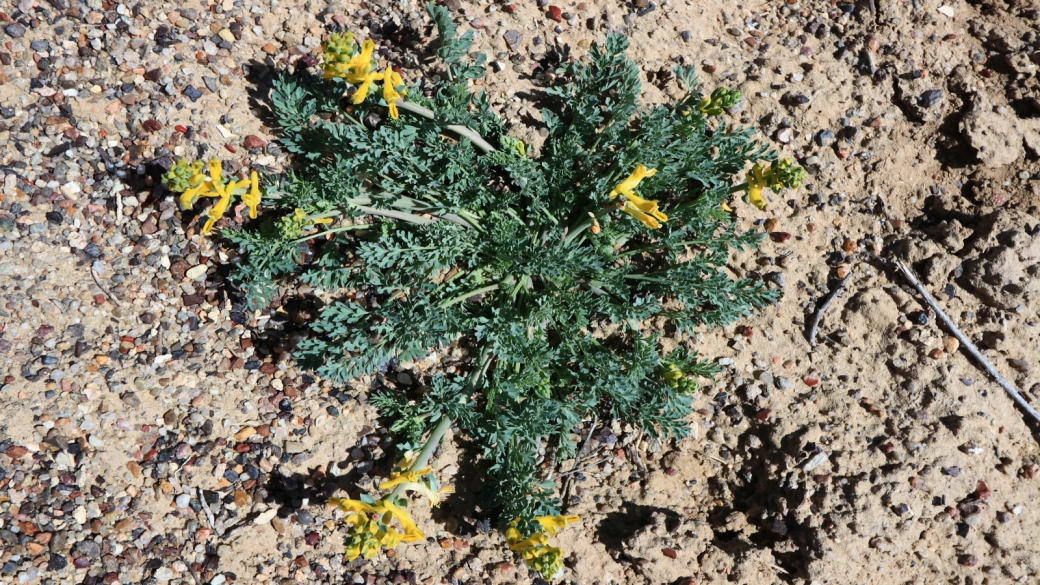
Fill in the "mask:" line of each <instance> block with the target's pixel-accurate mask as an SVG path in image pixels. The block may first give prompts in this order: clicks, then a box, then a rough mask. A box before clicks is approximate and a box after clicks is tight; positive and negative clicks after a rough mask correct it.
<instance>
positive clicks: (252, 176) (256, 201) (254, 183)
mask: <svg viewBox="0 0 1040 585" xmlns="http://www.w3.org/2000/svg"><path fill="white" fill-rule="evenodd" d="M242 203H245V204H246V206H247V207H248V208H249V218H250V219H256V208H257V207H259V206H260V184H259V181H258V180H257V175H256V171H253V172H251V173H249V193H247V194H245V195H243V196H242Z"/></svg>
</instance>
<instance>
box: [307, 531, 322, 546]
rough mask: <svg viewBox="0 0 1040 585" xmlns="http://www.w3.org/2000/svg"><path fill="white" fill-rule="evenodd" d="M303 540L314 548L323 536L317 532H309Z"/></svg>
mask: <svg viewBox="0 0 1040 585" xmlns="http://www.w3.org/2000/svg"><path fill="white" fill-rule="evenodd" d="M303 539H304V540H305V541H306V542H307V545H308V546H314V545H316V544H318V541H320V540H321V535H320V534H318V533H317V532H308V533H307V534H306V536H304V537H303Z"/></svg>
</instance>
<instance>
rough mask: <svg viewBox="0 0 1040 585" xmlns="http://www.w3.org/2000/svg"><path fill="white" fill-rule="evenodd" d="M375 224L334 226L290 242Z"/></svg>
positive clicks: (359, 228)
mask: <svg viewBox="0 0 1040 585" xmlns="http://www.w3.org/2000/svg"><path fill="white" fill-rule="evenodd" d="M374 225H375V224H372V223H359V224H357V225H345V226H341V227H338V228H332V229H330V230H325V231H323V232H320V233H317V234H311V235H309V236H303V237H302V238H296V239H295V240H293V241H291V242H289V243H290V244H299V243H300V242H306V241H307V240H311V239H314V238H318V237H321V236H328V235H330V234H338V233H340V232H346V231H350V230H363V229H367V228H370V227H372V226H374Z"/></svg>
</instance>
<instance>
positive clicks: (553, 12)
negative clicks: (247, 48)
mask: <svg viewBox="0 0 1040 585" xmlns="http://www.w3.org/2000/svg"><path fill="white" fill-rule="evenodd" d="M545 13H546V14H547V15H548V16H549V18H550V19H551V20H555V21H556V22H563V10H560V8H559V7H558V6H550V7H549V8H548V9H547V10H546V11H545ZM22 34H25V33H24V32H23V33H22Z"/></svg>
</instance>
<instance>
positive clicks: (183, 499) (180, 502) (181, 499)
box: [175, 494, 191, 508]
mask: <svg viewBox="0 0 1040 585" xmlns="http://www.w3.org/2000/svg"><path fill="white" fill-rule="evenodd" d="M190 502H191V496H189V495H188V494H181V495H179V496H177V498H176V500H175V503H176V504H177V507H178V508H187V507H188V504H189V503H190Z"/></svg>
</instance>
